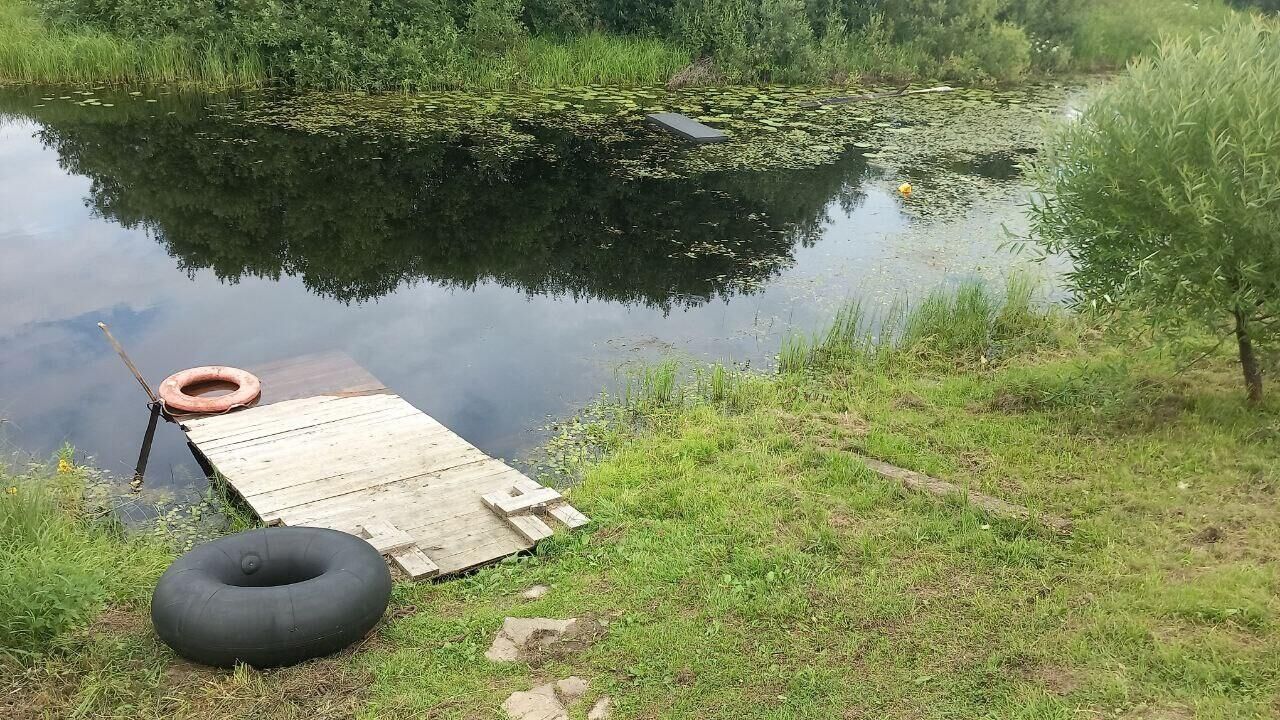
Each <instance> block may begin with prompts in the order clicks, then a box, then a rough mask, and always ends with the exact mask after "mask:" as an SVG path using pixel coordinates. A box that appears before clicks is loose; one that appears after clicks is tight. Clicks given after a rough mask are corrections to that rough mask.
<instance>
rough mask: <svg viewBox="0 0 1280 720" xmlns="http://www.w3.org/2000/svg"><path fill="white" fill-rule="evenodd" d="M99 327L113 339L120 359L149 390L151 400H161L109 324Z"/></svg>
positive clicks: (112, 344) (113, 345) (140, 383)
mask: <svg viewBox="0 0 1280 720" xmlns="http://www.w3.org/2000/svg"><path fill="white" fill-rule="evenodd" d="M98 327H100V328H102V332H103V334H105V335H106V336H107V340H110V341H111V346H112V347H114V348H115V349H116V353H117V354H119V355H120V359H121V360H123V361H124V364H125V365H127V366H129V372H131V373H133V376H134V377H135V378H137V380H138V384H139V385H141V386H142V389H143V390H146V391H147V397H149V398H151V402H152V403H157V402H160V400H159V399H158V398H157V397H156V394H155V393H154V392H152V391H151V386H150V385H148V384H147V381H146V380H143V379H142V373H140V372H138V368H137V367H135V366H134V364H133V361H132V360H130V359H129V356H128V355H127V354H126V353H125V351H124V348H122V347H120V343H118V342H116V339H115V338H114V337H112V335H111V330H109V329H108V328H107V324H106V323H98Z"/></svg>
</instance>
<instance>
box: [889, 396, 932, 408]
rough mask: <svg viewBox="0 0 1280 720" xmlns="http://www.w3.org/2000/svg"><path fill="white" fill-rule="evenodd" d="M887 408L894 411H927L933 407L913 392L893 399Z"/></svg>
mask: <svg viewBox="0 0 1280 720" xmlns="http://www.w3.org/2000/svg"><path fill="white" fill-rule="evenodd" d="M889 406H890V407H892V408H893V409H894V410H928V409H929V408H931V407H933V406H932V405H930V404H929V401H928V400H925V399H924V398H922V397H920V396H919V395H917V394H915V393H913V392H908V393H904V394H902V395H899V396H898V397H896V398H894V399H893V402H892V403H890V404H889Z"/></svg>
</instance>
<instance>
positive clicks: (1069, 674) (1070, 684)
mask: <svg viewBox="0 0 1280 720" xmlns="http://www.w3.org/2000/svg"><path fill="white" fill-rule="evenodd" d="M1027 679H1028V680H1030V681H1031V682H1033V683H1035V684H1037V685H1040V686H1041V687H1043V688H1044V689H1045V690H1047V691H1048V692H1050V693H1051V694H1053V695H1057V696H1059V697H1062V696H1065V695H1070V694H1071V693H1073V692H1075V691H1077V690H1079V689H1080V688H1081V687H1082V686H1083V685H1084V683H1083V682H1082V681H1081V679H1080V676H1079V675H1078V674H1076V672H1075V671H1074V670H1071V669H1069V668H1064V667H1061V666H1059V665H1040V666H1038V667H1033V668H1031V669H1030V670H1029V671H1028V672H1027Z"/></svg>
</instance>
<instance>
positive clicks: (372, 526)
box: [355, 520, 417, 555]
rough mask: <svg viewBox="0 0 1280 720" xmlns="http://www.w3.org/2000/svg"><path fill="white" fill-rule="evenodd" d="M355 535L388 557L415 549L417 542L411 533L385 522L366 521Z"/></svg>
mask: <svg viewBox="0 0 1280 720" xmlns="http://www.w3.org/2000/svg"><path fill="white" fill-rule="evenodd" d="M355 534H357V535H359V536H360V537H363V538H364V539H365V540H368V541H369V544H370V545H372V546H373V547H374V548H376V549H377V550H378V552H379V553H381V554H383V555H386V554H388V553H396V552H399V551H401V550H406V549H408V548H410V547H413V546H414V545H415V544H416V543H417V541H416V540H414V539H413V536H411V535H410V534H409V533H407V532H405V531H403V530H401V529H400V528H398V527H396V526H395V525H392V524H391V523H389V522H386V521H384V520H365V521H364V524H362V525H361V526H360V528H359V531H358V532H356V533H355Z"/></svg>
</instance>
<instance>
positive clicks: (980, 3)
mask: <svg viewBox="0 0 1280 720" xmlns="http://www.w3.org/2000/svg"><path fill="white" fill-rule="evenodd" d="M27 3H33V4H34V5H35V7H37V8H38V10H39V15H40V17H42V18H43V19H44V20H45V21H46V22H47V24H48V27H42V28H39V30H38V32H36V33H29V32H28V33H24V34H23V35H22V36H21V37H20V42H19V43H18V44H16V45H14V46H13V47H12V48H11V49H6V44H4V43H0V78H8V79H18V80H27V79H29V78H32V77H39V78H57V77H58V76H59V73H64V74H68V75H70V73H71V71H72V69H74V72H75V73H77V74H78V75H71V77H78V76H92V75H93V73H95V72H96V73H102V74H104V77H102V78H100V79H104V80H105V79H119V78H121V77H124V78H132V77H134V76H138V75H141V76H142V77H146V74H145V73H146V71H147V70H148V69H149V67H150V65H148V64H145V63H143V62H142V60H141V59H137V60H134V59H132V57H131V55H130V53H133V54H138V53H142V54H144V55H145V53H146V52H151V51H152V48H154V47H156V46H157V45H158V44H159V45H161V46H165V47H168V46H170V45H174V44H176V45H178V46H179V47H180V52H179V53H178V57H179V58H180V59H181V62H179V69H178V71H177V74H178V75H179V76H180V77H184V78H185V77H186V76H194V77H193V79H199V78H198V74H197V72H196V71H195V70H192V69H187V66H188V65H199V63H198V62H197V60H198V59H199V58H201V57H202V56H204V55H205V54H207V53H210V52H213V53H215V56H216V57H217V58H219V59H220V62H218V63H215V64H214V67H212V68H210V69H209V73H212V72H213V71H215V70H218V69H219V68H220V67H221V66H223V65H228V66H230V68H233V69H236V70H243V71H244V72H243V73H241V75H243V76H244V77H247V78H249V80H250V81H254V80H257V81H261V79H262V76H264V75H266V76H270V77H272V78H276V79H280V80H284V81H286V82H287V83H290V84H293V85H298V86H305V87H318V88H360V89H373V90H378V89H392V88H406V89H417V88H440V87H468V88H470V87H475V86H476V85H478V84H479V85H483V86H503V87H505V86H513V85H514V86H518V85H523V84H530V83H533V84H536V83H537V76H536V75H534V76H531V75H530V73H528V72H526V68H527V66H528V65H527V62H526V61H527V59H528V58H529V57H535V58H536V57H537V55H536V54H532V55H531V51H530V47H531V46H530V42H529V38H530V34H531V33H532V36H533V37H534V38H541V39H542V42H541V44H539V45H537V48H541V49H547V48H555V47H556V46H557V43H565V42H572V41H575V40H576V39H577V38H579V37H582V36H584V35H591V34H594V33H603V34H605V35H608V36H610V37H613V38H621V41H620V42H619V43H618V45H617V46H616V48H615V49H616V50H617V51H620V52H625V51H626V50H628V49H634V48H636V47H638V46H636V45H635V44H634V43H632V42H631V41H632V40H634V39H643V40H646V41H649V42H656V41H662V42H665V43H666V46H667V52H668V53H669V54H687V53H692V55H693V56H694V57H692V58H689V57H687V56H686V64H688V60H691V59H701V60H711V61H714V63H715V65H716V66H717V71H713V72H704V73H703V74H704V75H706V76H707V77H716V78H727V79H730V80H734V81H739V82H788V83H814V82H832V81H834V82H839V83H843V82H846V81H847V80H848V79H850V78H856V77H870V78H892V79H907V78H914V77H921V76H926V77H930V78H933V77H936V78H940V79H943V80H950V81H958V82H962V83H967V84H996V83H1011V82H1016V81H1018V80H1020V79H1022V78H1024V77H1026V76H1027V75H1028V73H1030V72H1031V71H1033V70H1034V71H1040V72H1063V71H1067V70H1070V69H1072V68H1074V67H1077V66H1083V67H1086V68H1102V67H1115V66H1118V65H1123V64H1124V63H1125V62H1126V61H1127V60H1128V59H1129V58H1130V57H1133V56H1134V55H1137V54H1141V53H1144V52H1147V51H1148V50H1150V48H1151V46H1152V43H1153V42H1154V40H1155V39H1156V38H1157V37H1158V35H1159V34H1160V33H1162V32H1165V31H1170V32H1173V33H1175V34H1180V35H1190V34H1193V33H1195V32H1199V31H1201V30H1203V29H1206V28H1210V27H1214V26H1216V25H1217V24H1220V23H1221V22H1222V20H1223V19H1224V18H1225V17H1226V16H1227V14H1228V12H1229V11H1228V10H1227V9H1226V7H1225V6H1224V5H1223V0H1204V2H1201V3H1185V2H1183V1H1182V0H1134V1H1133V2H1124V3H1117V2H1110V1H1106V0H594V1H593V2H587V3H577V2H569V0H528V1H527V2H521V1H520V0H395V1H389V0H297V2H285V1H284V0H194V1H193V2H186V1H184V0H155V1H154V2H151V1H149V0H0V9H3V8H6V7H8V8H21V9H24V11H25V10H26V9H29V8H28V6H27ZM29 19H30V18H28V20H29ZM2 21H3V17H2V16H0V36H2V35H3V34H4V32H5V28H4V26H3V22H2ZM28 24H29V23H28ZM37 27H38V26H37ZM84 37H93V38H108V39H110V40H111V41H112V42H114V43H117V44H120V45H122V46H123V47H124V48H126V49H127V50H124V51H121V52H123V53H124V54H125V57H123V58H111V62H108V63H105V64H104V63H103V62H102V61H100V60H99V61H93V58H92V57H90V56H86V57H83V58H81V57H80V56H79V55H77V54H76V53H74V52H71V51H70V50H68V49H66V48H65V46H66V45H68V44H72V43H78V42H79V41H80V39H81V38H84ZM550 41H556V42H550ZM46 46H47V47H46ZM60 46H62V48H61V49H60ZM134 48H139V49H134ZM6 53H11V54H12V56H11V57H8V58H6V57H5V54H6ZM51 53H52V54H55V55H57V57H56V58H45V57H43V56H46V55H49V54H51ZM99 53H101V51H100V50H99ZM27 57H30V58H32V59H30V60H23V58H27ZM646 59H647V58H645V57H643V56H641V57H635V58H630V57H627V56H626V55H619V57H618V58H617V60H618V64H619V65H621V64H625V62H627V61H634V63H635V64H637V65H641V66H643V64H644V62H645V60H646ZM228 60H230V61H229V62H228ZM129 62H132V64H133V65H134V66H135V67H130V68H128V69H127V70H125V69H120V68H119V65H120V64H122V63H129ZM50 65H52V67H49V66H50ZM137 65H142V67H141V68H139V67H136V66H137ZM36 68H39V72H37V71H36ZM674 74H675V71H669V72H667V77H671V76H672V75H674ZM611 76H612V77H620V78H624V79H625V80H624V81H625V82H628V83H636V82H644V81H646V79H647V78H648V77H649V75H648V74H647V73H644V72H637V73H632V74H627V73H625V72H624V73H617V72H615V73H611ZM233 77H240V75H236V76H233ZM553 77H554V79H556V80H560V79H561V78H563V79H565V80H566V81H568V82H573V83H576V84H583V83H588V82H592V80H591V77H592V76H591V75H590V74H589V73H588V74H586V75H585V76H582V77H579V76H575V75H573V74H572V73H563V72H558V73H556V74H555V75H554V76H553ZM160 79H166V78H165V76H163V75H162V76H161V78H160ZM665 79H667V78H666V77H663V78H657V80H658V81H662V80H665ZM223 84H233V83H223Z"/></svg>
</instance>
